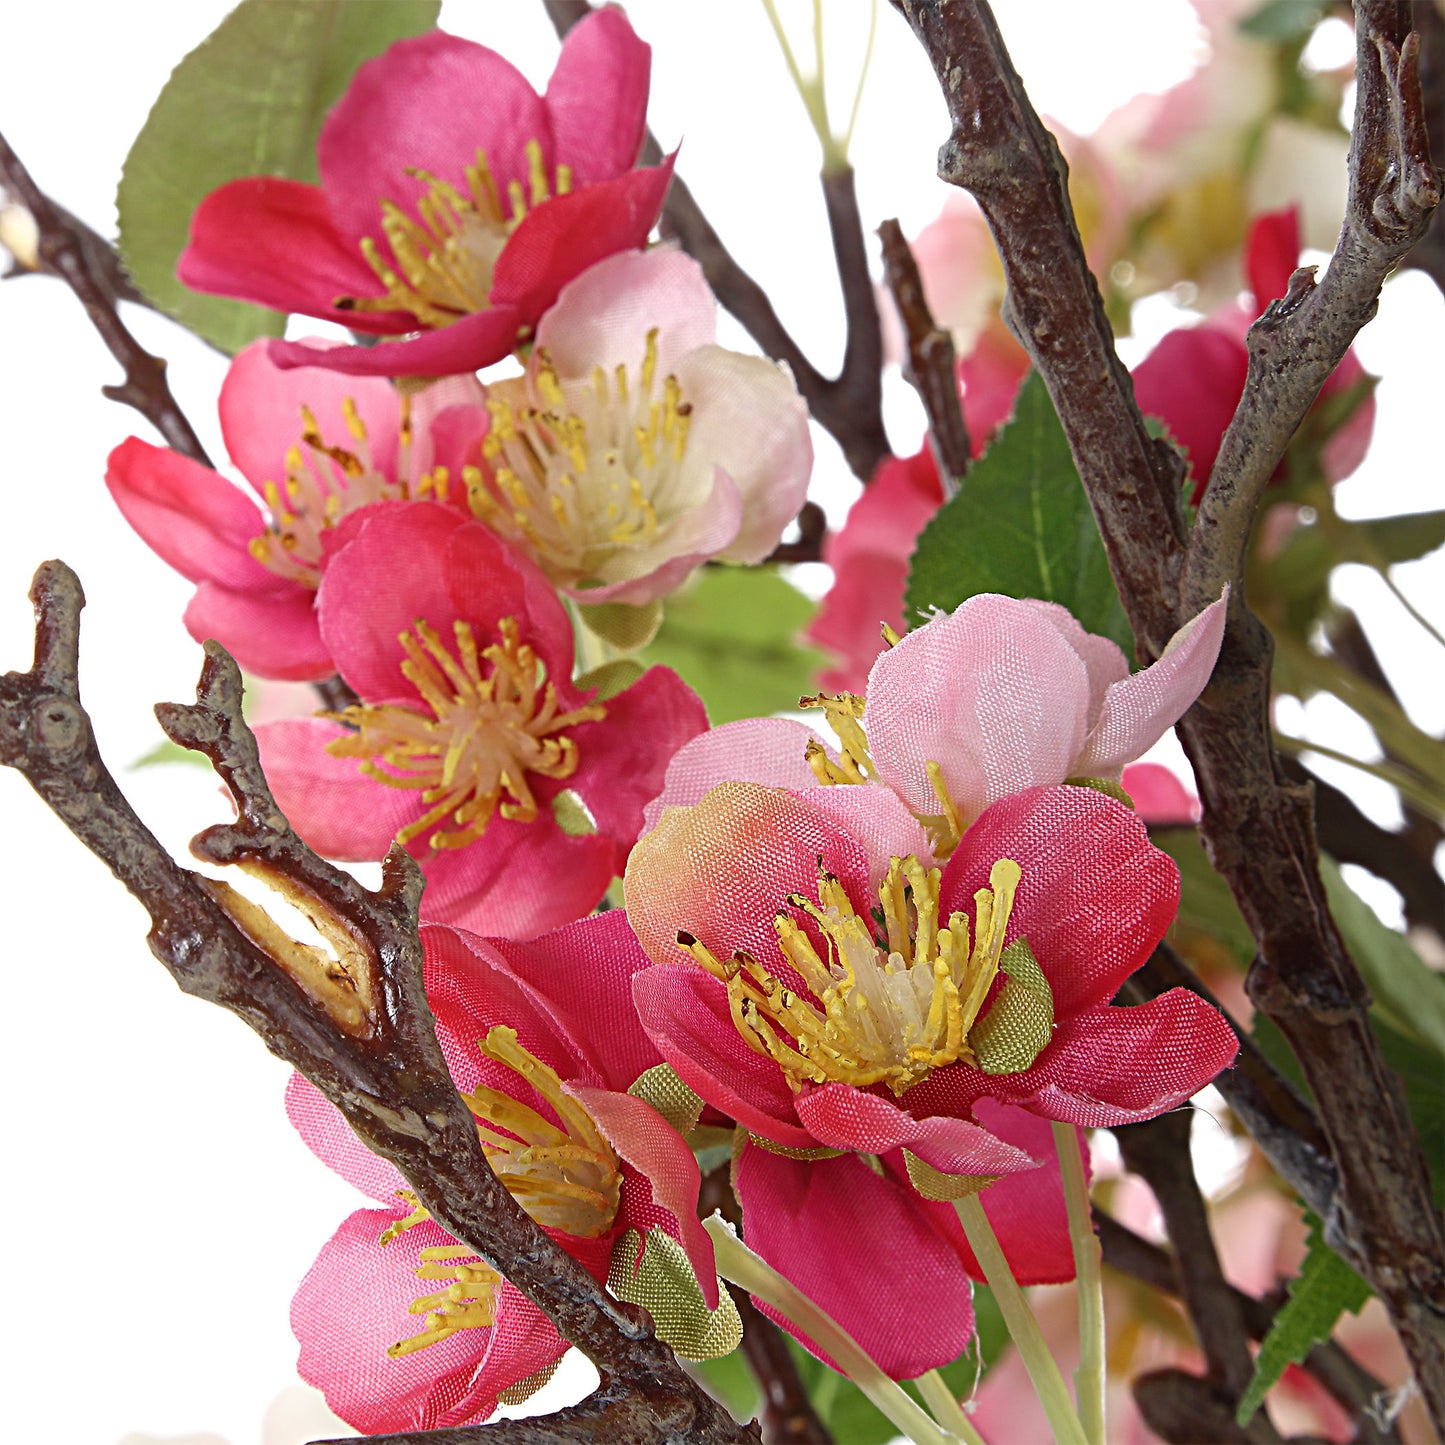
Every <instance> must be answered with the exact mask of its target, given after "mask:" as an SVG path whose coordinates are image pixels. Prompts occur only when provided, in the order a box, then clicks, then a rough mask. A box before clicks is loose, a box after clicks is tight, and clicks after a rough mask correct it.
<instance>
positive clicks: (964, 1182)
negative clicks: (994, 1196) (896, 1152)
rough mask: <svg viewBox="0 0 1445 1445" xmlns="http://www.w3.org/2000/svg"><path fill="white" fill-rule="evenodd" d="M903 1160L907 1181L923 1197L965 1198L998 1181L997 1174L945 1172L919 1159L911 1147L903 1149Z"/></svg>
mask: <svg viewBox="0 0 1445 1445" xmlns="http://www.w3.org/2000/svg"><path fill="white" fill-rule="evenodd" d="M903 1162H904V1164H905V1165H907V1166H908V1180H909V1183H910V1184H912V1185H913V1187H914V1188H915V1189H916V1190H917V1191H918V1193H919V1195H920V1196H921V1197H922V1198H924V1199H932V1200H934V1201H943V1200H948V1201H952V1200H954V1199H966V1198H967V1197H968V1196H969V1195H970V1194H977V1193H978V1192H979V1191H980V1190H981V1189H987V1188H988V1186H989V1185H990V1184H994V1183H996V1182H997V1181H998V1178H999V1176H998V1175H997V1174H945V1173H944V1172H943V1170H941V1169H935V1168H934V1167H933V1165H932V1164H930V1163H928V1161H927V1160H925V1159H920V1158H919V1157H918V1155H917V1154H915V1153H914V1152H913V1151H912V1150H911V1149H905V1150H904V1151H903Z"/></svg>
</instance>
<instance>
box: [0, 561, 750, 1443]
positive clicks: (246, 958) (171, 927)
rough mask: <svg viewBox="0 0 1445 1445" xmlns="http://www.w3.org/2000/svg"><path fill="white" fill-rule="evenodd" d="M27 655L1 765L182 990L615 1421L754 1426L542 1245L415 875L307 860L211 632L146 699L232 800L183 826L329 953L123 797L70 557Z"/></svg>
mask: <svg viewBox="0 0 1445 1445" xmlns="http://www.w3.org/2000/svg"><path fill="white" fill-rule="evenodd" d="M31 597H32V600H33V601H34V603H35V609H36V635H35V665H34V667H33V668H32V669H31V671H30V672H28V673H9V674H7V675H6V676H5V677H4V678H3V679H0V763H4V764H6V765H8V766H10V767H14V768H17V769H18V770H19V771H20V772H22V773H23V774H24V775H25V776H26V778H27V779H28V780H29V782H30V783H31V785H32V786H33V787H34V788H35V790H36V791H37V792H38V793H39V794H40V795H41V797H42V798H44V799H45V801H46V802H47V803H48V804H49V805H50V807H51V808H53V809H54V810H55V812H56V813H57V814H58V815H59V816H60V818H61V819H62V821H63V822H65V823H66V825H67V826H68V827H69V828H70V829H71V831H72V832H73V833H75V835H76V836H77V837H78V838H79V839H80V840H81V841H82V842H83V843H85V844H86V845H87V846H88V847H89V848H91V849H92V851H94V852H95V853H96V854H98V855H99V856H100V857H101V858H102V859H103V860H104V861H105V862H106V863H108V864H109V865H110V867H111V869H112V870H113V871H114V872H115V874H116V876H117V877H118V878H119V879H120V880H121V882H122V883H124V884H125V885H126V887H127V888H128V889H129V890H130V891H131V892H132V893H133V894H134V895H135V896H136V898H137V899H139V900H140V902H141V903H142V904H143V905H144V906H145V908H146V910H147V911H148V912H149V914H150V916H151V924H152V926H151V932H150V936H149V942H150V946H151V951H152V952H153V953H154V954H155V955H156V957H157V958H159V959H160V961H161V962H162V963H163V964H164V965H165V967H166V968H167V969H168V970H169V971H170V973H171V974H172V976H173V977H174V978H175V980H176V982H177V983H178V984H179V985H180V987H181V988H182V989H183V990H184V991H185V992H187V993H191V994H194V995H196V996H197V997H199V998H204V999H208V1000H210V1001H211V1002H213V1003H217V1004H220V1005H221V1006H223V1007H225V1008H228V1009H230V1010H232V1012H234V1013H237V1014H239V1015H240V1016H241V1017H242V1018H243V1019H244V1020H245V1021H246V1022H247V1023H248V1024H250V1025H251V1027H252V1028H253V1029H255V1030H256V1032H257V1033H259V1034H260V1035H261V1037H262V1039H263V1040H264V1042H265V1043H266V1045H267V1047H268V1048H269V1049H270V1050H271V1051H272V1052H273V1053H274V1054H276V1055H278V1056H279V1057H280V1058H282V1059H284V1060H286V1062H288V1063H289V1064H291V1065H293V1066H294V1067H295V1068H297V1069H299V1070H300V1071H301V1072H302V1073H303V1074H305V1075H306V1076H307V1078H309V1079H310V1080H311V1081H312V1082H313V1083H314V1084H315V1085H316V1086H317V1087H318V1088H319V1089H320V1090H321V1091H322V1093H324V1094H325V1095H326V1097H327V1098H328V1099H330V1100H331V1102H332V1103H333V1104H335V1105H336V1106H337V1108H338V1109H340V1110H341V1112H342V1114H343V1115H344V1116H345V1117H346V1120H347V1122H348V1123H349V1124H350V1125H351V1127H352V1128H353V1129H354V1130H355V1131H356V1133H357V1134H358V1135H359V1136H360V1137H361V1139H362V1140H363V1141H364V1142H365V1143H366V1144H367V1145H368V1146H369V1147H370V1148H372V1149H373V1150H375V1152H376V1153H378V1154H380V1155H382V1157H384V1158H386V1159H389V1160H390V1161H391V1162H392V1163H393V1164H394V1165H395V1166H396V1167H397V1169H398V1170H399V1171H400V1172H401V1173H402V1175H404V1176H405V1177H406V1179H407V1180H408V1182H409V1183H410V1184H411V1186H412V1188H413V1190H414V1191H415V1193H416V1196H417V1199H418V1200H419V1201H420V1202H421V1203H422V1204H423V1205H425V1207H426V1208H427V1209H428V1210H429V1211H430V1213H431V1215H432V1217H433V1218H435V1219H436V1221H437V1223H438V1224H440V1225H441V1226H442V1228H444V1229H445V1230H447V1231H448V1232H449V1233H450V1234H451V1235H452V1236H453V1237H454V1238H455V1239H457V1240H459V1241H461V1242H463V1243H464V1244H466V1245H468V1246H469V1247H470V1248H472V1249H475V1250H476V1251H477V1252H478V1254H480V1255H481V1256H482V1257H483V1258H484V1259H486V1260H488V1261H489V1262H490V1263H491V1264H492V1265H493V1266H495V1267H496V1268H497V1269H498V1270H500V1271H501V1272H502V1273H503V1274H504V1275H506V1277H507V1278H508V1279H510V1280H511V1281H512V1283H513V1284H514V1285H516V1286H517V1288H518V1289H520V1290H521V1291H522V1292H523V1293H524V1294H525V1295H527V1297H528V1298H529V1299H531V1300H532V1301H533V1302H534V1303H535V1304H536V1305H537V1306H538V1308H540V1309H541V1310H543V1311H544V1312H545V1313H546V1314H547V1316H548V1317H549V1318H550V1319H551V1320H552V1321H553V1323H554V1324H555V1325H556V1326H557V1328H558V1330H559V1332H560V1333H561V1334H562V1335H563V1337H564V1338H566V1339H567V1340H569V1341H571V1342H572V1343H574V1344H576V1345H577V1346H578V1347H579V1348H580V1349H581V1350H582V1351H583V1352H584V1353H585V1354H586V1355H587V1356H588V1357H589V1358H590V1359H591V1360H592V1361H593V1363H594V1364H595V1365H596V1366H597V1368H598V1371H599V1373H600V1374H601V1376H602V1385H603V1389H604V1391H606V1390H609V1389H610V1388H611V1387H612V1386H614V1385H617V1386H620V1387H622V1388H623V1389H625V1391H626V1393H627V1396H628V1398H629V1399H630V1400H631V1402H632V1403H631V1404H630V1405H619V1406H618V1409H619V1410H622V1409H626V1410H629V1411H630V1412H631V1413H630V1415H629V1418H630V1419H631V1421H632V1427H633V1432H634V1433H633V1434H632V1436H630V1437H624V1436H621V1435H619V1436H618V1437H617V1438H635V1439H638V1440H648V1441H654V1440H655V1441H664V1440H676V1439H679V1438H683V1437H685V1438H688V1439H698V1440H703V1439H706V1440H709V1441H717V1442H724V1441H730V1442H741V1441H744V1440H756V1438H757V1436H756V1434H755V1432H752V1431H749V1430H745V1429H742V1428H740V1427H738V1426H736V1425H735V1424H734V1423H733V1421H732V1419H731V1418H730V1417H729V1416H728V1415H727V1412H726V1411H724V1410H723V1409H722V1407H721V1406H720V1405H718V1404H717V1402H716V1401H714V1400H712V1399H711V1397H709V1396H708V1395H707V1394H706V1393H705V1392H704V1391H703V1390H702V1389H701V1388H700V1387H699V1386H697V1385H696V1384H695V1383H694V1382H693V1381H692V1380H691V1379H690V1378H689V1377H688V1376H687V1375H686V1374H685V1373H684V1372H683V1371H682V1369H681V1368H680V1367H679V1366H678V1364H677V1361H676V1360H675V1359H674V1358H673V1356H672V1353H671V1351H669V1350H668V1349H667V1347H666V1346H664V1345H663V1344H662V1343H661V1342H660V1341H659V1340H658V1339H657V1338H656V1336H655V1335H654V1334H653V1332H652V1329H651V1327H650V1324H649V1322H648V1320H647V1316H646V1315H645V1313H644V1312H643V1311H641V1310H639V1309H637V1308H635V1307H634V1306H631V1305H627V1304H624V1303H622V1302H620V1301H618V1300H615V1299H613V1298H612V1297H611V1296H610V1295H608V1294H607V1293H606V1292H605V1291H604V1290H603V1289H602V1288H601V1287H600V1286H599V1285H598V1284H597V1282H596V1281H595V1280H594V1279H593V1278H592V1276H591V1275H590V1274H589V1273H588V1272H587V1270H586V1269H585V1268H584V1267H583V1266H582V1265H581V1264H580V1263H579V1262H578V1261H577V1260H575V1259H574V1258H573V1257H572V1256H571V1255H569V1254H568V1253H567V1252H566V1251H565V1250H563V1249H561V1248H560V1247H559V1246H558V1245H556V1244H555V1243H553V1242H552V1240H551V1239H549V1238H548V1236H547V1235H546V1234H545V1233H544V1232H543V1231H542V1229H541V1228H540V1227H539V1226H538V1225H537V1224H536V1223H535V1222H534V1221H533V1220H532V1219H531V1218H530V1217H529V1216H528V1215H527V1214H526V1213H525V1212H524V1211H523V1210H522V1209H521V1207H520V1206H519V1205H518V1204H517V1203H516V1202H515V1201H514V1200H513V1199H512V1197H511V1195H510V1194H509V1193H508V1192H507V1190H506V1189H505V1187H504V1186H503V1185H502V1182H501V1180H500V1179H499V1178H498V1177H497V1175H496V1174H495V1173H493V1172H492V1170H491V1169H490V1168H489V1166H488V1164H487V1162H486V1158H485V1156H484V1155H483V1153H482V1148H481V1143H480V1140H479V1136H478V1134H477V1129H476V1124H475V1121H474V1119H473V1118H472V1115H471V1113H470V1111H469V1110H468V1109H467V1107H466V1105H465V1104H464V1103H463V1102H462V1100H461V1099H460V1098H459V1097H458V1095H457V1092H456V1088H455V1086H454V1085H453V1083H452V1081H451V1077H450V1074H449V1073H448V1070H447V1066H446V1062H445V1060H444V1059H443V1057H442V1053H441V1049H440V1047H439V1046H438V1044H437V1040H436V1034H435V1031H434V1028H433V1023H432V1015H431V1010H430V1009H429V1007H428V1006H427V1001H426V996H425V994H424V992H423V989H422V948H421V939H420V935H419V933H418V930H417V909H418V905H419V903H420V900H421V889H422V876H421V871H420V869H419V868H418V867H417V865H416V863H415V862H414V861H413V860H412V859H411V858H410V857H409V856H408V855H407V854H406V853H405V851H404V850H403V849H401V848H398V847H393V848H392V850H391V852H390V853H389V854H388V855H387V857H386V859H385V861H384V862H383V864H382V883H381V888H380V889H379V890H378V891H377V892H375V893H373V892H371V891H369V890H368V889H366V888H363V887H362V886H361V884H359V883H358V882H357V881H356V880H355V879H354V878H352V877H351V876H350V875H349V874H346V873H344V872H342V871H341V870H339V869H336V868H333V867H332V866H331V865H330V864H328V863H326V862H324V861H323V860H322V859H321V858H319V857H317V855H316V854H315V853H313V852H312V851H311V849H310V848H308V847H307V846H306V845H305V844H304V843H302V842H301V840H300V839H299V838H298V837H297V836H296V834H295V833H294V832H293V831H292V830H291V827H290V825H289V824H288V823H287V822H286V819H285V818H284V817H283V816H282V814H281V812H280V810H279V809H278V808H277V806H276V802H275V800H274V798H273V797H272V796H271V793H270V790H269V789H268V788H267V786H266V781H265V777H264V775H263V774H262V772H261V765H260V760H259V757H258V755H257V751H256V742H255V738H254V737H253V736H252V735H251V732H250V730H249V728H247V726H246V724H245V722H244V721H243V720H242V716H241V677H240V672H239V670H238V669H237V667H236V665H235V663H234V662H233V661H232V660H231V658H230V657H229V656H228V655H227V653H226V652H225V651H224V650H223V649H222V648H221V647H220V646H219V645H218V644H216V643H214V642H211V643H207V644H206V661H205V664H204V666H203V668H202V671H201V681H200V685H199V687H198V688H197V694H196V697H197V700H196V702H195V704H193V705H180V704H167V705H163V706H161V707H159V708H157V709H156V712H157V716H158V717H159V719H160V722H161V726H162V727H163V728H164V729H165V731H166V732H167V734H168V735H169V736H170V737H171V739H172V740H173V741H175V742H178V743H180V744H181V745H182V746H183V747H189V748H193V749H196V750H198V751H200V752H203V753H204V754H205V755H206V756H207V757H208V758H210V760H211V762H212V764H213V766H214V767H215V768H216V770H217V772H218V773H219V774H220V775H221V777H222V778H223V779H224V781H225V783H226V785H227V787H228V788H229V789H230V791H231V794H232V797H233V799H234V801H235V804H236V808H237V813H238V817H237V819H236V821H235V822H234V823H229V824H223V825H220V826H217V827H213V828H209V829H207V830H206V831H205V832H203V833H201V834H200V835H199V836H198V837H197V838H196V839H194V840H193V842H192V845H191V846H192V850H193V851H194V852H195V853H196V855H197V856H198V857H201V858H203V859H205V860H206V861H209V862H213V863H221V864H236V865H240V866H241V867H243V868H245V869H246V870H247V871H248V872H250V873H252V874H255V875H259V876H260V877H261V878H263V879H264V881H265V882H267V883H268V884H269V885H270V886H271V887H272V888H275V889H276V890H277V891H278V892H280V893H281V894H282V895H283V896H284V897H285V898H286V899H287V900H288V901H289V902H291V903H292V904H294V905H295V906H297V907H299V908H301V909H302V910H303V912H305V913H306V914H307V916H308V917H310V918H311V920H312V921H313V923H315V925H316V927H317V929H318V931H320V932H321V934H322V936H323V937H325V938H326V940H327V942H328V943H330V944H331V946H332V949H333V951H334V954H335V959H334V961H332V962H329V963H323V962H321V961H320V960H319V959H318V956H317V954H316V952H315V951H314V950H306V949H304V948H302V947H301V946H300V945H297V944H296V943H294V942H293V941H292V940H290V939H289V938H288V937H287V936H286V935H285V934H283V933H282V932H281V930H280V929H279V928H278V927H277V926H276V925H275V924H274V923H272V922H271V920H270V918H269V917H268V916H267V915H266V914H265V913H264V911H263V910H261V909H260V908H258V907H257V906H256V905H254V904H248V903H247V902H246V900H244V899H243V898H241V897H240V895H238V894H236V893H235V892H234V891H233V890H232V889H230V888H229V886H228V885H226V884H224V883H220V882H216V881H213V880H210V879H206V878H202V877H201V876H200V875H198V874H195V873H193V872H191V871H190V870H188V869H185V868H182V867H180V866H179V865H178V864H177V863H176V862H175V861H174V860H173V859H172V858H171V857H170V855H169V854H168V853H167V852H166V851H165V850H164V849H163V848H162V847H161V846H160V844H159V843H158V842H157V841H156V839H155V837H154V836H153V835H152V834H151V832H150V831H149V830H148V829H147V828H146V826H145V824H144V823H142V822H141V820H140V819H139V817H137V815H136V814H135V812H134V810H133V809H132V808H131V806H130V804H129V803H128V802H127V801H126V800H125V798H124V796H123V795H122V794H121V792H120V789H119V788H118V787H117V785H116V783H115V780H114V779H113V778H112V777H111V775H110V774H109V772H108V771H107V770H106V768H105V765H104V763H103V762H102V761H101V759H100V754H99V752H98V751H97V749H96V744H95V739H94V737H93V735H92V731H91V727H90V720H89V718H88V717H87V716H86V714H85V711H84V709H83V708H82V706H81V702H80V694H79V682H78V678H77V665H78V649H79V638H80V610H81V608H82V607H83V606H84V600H85V599H84V596H83V595H82V593H81V590H80V583H79V582H78V580H77V579H76V577H75V574H74V573H73V572H71V571H70V569H69V568H68V567H66V566H65V565H64V564H63V563H60V562H47V563H45V564H44V565H43V566H42V567H41V568H40V570H39V571H38V572H37V573H36V578H35V583H34V586H33V587H32V589H31Z"/></svg>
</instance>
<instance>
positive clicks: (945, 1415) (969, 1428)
mask: <svg viewBox="0 0 1445 1445" xmlns="http://www.w3.org/2000/svg"><path fill="white" fill-rule="evenodd" d="M913 1383H914V1384H915V1385H917V1386H918V1393H919V1394H920V1395H922V1396H923V1402H924V1404H926V1405H927V1406H928V1408H929V1409H930V1410H932V1411H933V1417H934V1419H935V1420H937V1421H938V1423H939V1424H940V1425H942V1426H943V1427H944V1429H945V1430H951V1431H953V1433H954V1434H955V1435H957V1436H958V1438H959V1439H960V1440H967V1441H968V1445H985V1441H984V1438H983V1436H982V1435H980V1434H979V1433H978V1431H977V1430H975V1429H974V1428H973V1422H972V1421H971V1420H970V1419H969V1418H968V1416H967V1415H965V1414H964V1412H963V1407H962V1406H961V1405H960V1404H959V1403H958V1401H957V1399H956V1398H955V1397H954V1393H953V1391H952V1390H950V1389H949V1388H948V1381H947V1380H945V1379H944V1378H943V1376H942V1375H940V1374H939V1373H938V1371H937V1370H930V1371H929V1372H928V1373H927V1374H926V1375H920V1376H919V1377H918V1378H917V1379H916V1380H915V1381H914V1382H913Z"/></svg>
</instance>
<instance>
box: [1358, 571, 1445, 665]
mask: <svg viewBox="0 0 1445 1445" xmlns="http://www.w3.org/2000/svg"><path fill="white" fill-rule="evenodd" d="M1375 570H1376V571H1377V572H1378V573H1379V574H1380V577H1381V579H1382V580H1383V581H1384V583H1385V586H1386V587H1388V588H1389V589H1390V592H1391V594H1392V595H1393V597H1394V599H1395V601H1396V602H1398V603H1399V604H1400V606H1401V607H1403V608H1404V609H1405V611H1406V612H1408V613H1409V614H1410V616H1411V617H1413V618H1414V619H1415V621H1416V622H1418V623H1419V624H1420V626H1421V627H1423V628H1424V629H1425V631H1426V632H1428V633H1429V634H1430V636H1431V637H1433V638H1434V639H1435V641H1436V642H1438V643H1439V644H1440V646H1441V647H1445V637H1441V635H1440V633H1439V632H1438V631H1437V630H1436V628H1435V626H1434V624H1433V623H1432V622H1431V621H1430V620H1429V618H1427V617H1425V616H1424V615H1423V614H1422V613H1421V612H1420V610H1419V608H1417V607H1416V606H1415V604H1414V603H1413V602H1411V601H1410V599H1409V598H1408V597H1406V596H1405V594H1404V593H1403V592H1401V591H1400V589H1399V588H1398V587H1397V586H1396V585H1395V579H1394V578H1393V577H1391V576H1390V569H1389V568H1388V567H1386V566H1384V565H1379V566H1377V567H1376V568H1375Z"/></svg>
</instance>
